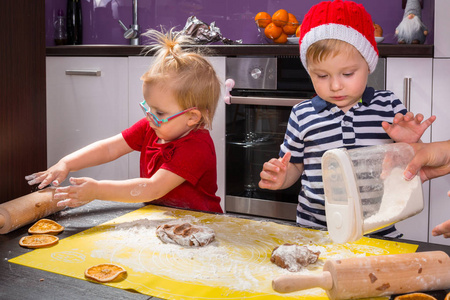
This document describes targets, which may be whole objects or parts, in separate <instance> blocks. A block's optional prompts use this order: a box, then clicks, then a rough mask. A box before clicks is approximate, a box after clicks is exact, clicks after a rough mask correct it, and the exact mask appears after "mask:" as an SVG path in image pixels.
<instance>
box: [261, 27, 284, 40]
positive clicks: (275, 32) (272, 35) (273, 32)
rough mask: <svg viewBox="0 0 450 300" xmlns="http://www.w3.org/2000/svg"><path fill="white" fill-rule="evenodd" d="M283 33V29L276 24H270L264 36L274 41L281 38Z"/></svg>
mask: <svg viewBox="0 0 450 300" xmlns="http://www.w3.org/2000/svg"><path fill="white" fill-rule="evenodd" d="M282 33H283V29H281V27H278V26H276V25H275V24H274V23H270V24H269V25H267V26H266V28H265V29H264V34H265V35H266V37H267V38H269V39H271V40H274V39H277V38H278V37H280V35H281V34H282Z"/></svg>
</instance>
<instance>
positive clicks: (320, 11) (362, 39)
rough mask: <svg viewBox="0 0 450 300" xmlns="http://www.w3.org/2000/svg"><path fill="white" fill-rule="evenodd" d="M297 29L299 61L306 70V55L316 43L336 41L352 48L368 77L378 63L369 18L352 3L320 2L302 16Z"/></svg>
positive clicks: (337, 1)
mask: <svg viewBox="0 0 450 300" xmlns="http://www.w3.org/2000/svg"><path fill="white" fill-rule="evenodd" d="M301 26H302V27H301V29H300V42H299V44H300V59H301V61H302V63H303V66H304V67H305V69H306V70H307V69H308V68H307V63H306V51H307V50H308V48H309V46H311V45H312V44H314V43H315V42H317V41H320V40H326V39H336V40H341V41H344V42H347V43H349V44H351V45H353V46H354V47H355V48H356V49H357V50H358V51H359V52H360V53H361V55H362V56H363V57H364V59H365V60H366V61H367V64H368V65H369V70H370V73H372V72H373V71H374V70H375V68H376V66H377V62H378V48H377V43H376V41H375V29H374V27H373V22H372V18H371V17H370V14H369V13H368V12H367V11H366V10H365V9H364V7H363V6H362V5H361V4H357V3H355V2H353V1H342V0H334V1H324V2H321V3H319V4H317V5H314V6H313V7H312V8H311V9H310V10H309V12H308V13H307V14H306V15H305V18H304V19H303V22H302V25H301Z"/></svg>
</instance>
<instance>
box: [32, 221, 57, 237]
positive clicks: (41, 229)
mask: <svg viewBox="0 0 450 300" xmlns="http://www.w3.org/2000/svg"><path fill="white" fill-rule="evenodd" d="M63 230H64V226H61V225H59V224H58V223H56V222H55V221H53V220H49V219H41V220H39V221H37V222H36V223H34V225H33V226H31V227H30V228H29V229H28V233H29V234H45V233H46V234H58V233H60V232H61V231H63Z"/></svg>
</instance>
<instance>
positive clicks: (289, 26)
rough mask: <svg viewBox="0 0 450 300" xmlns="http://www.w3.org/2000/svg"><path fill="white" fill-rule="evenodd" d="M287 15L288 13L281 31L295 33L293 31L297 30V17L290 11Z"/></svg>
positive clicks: (289, 33)
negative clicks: (286, 20)
mask: <svg viewBox="0 0 450 300" xmlns="http://www.w3.org/2000/svg"><path fill="white" fill-rule="evenodd" d="M288 15H289V18H288V22H287V23H286V25H284V26H283V32H284V33H286V34H287V35H291V34H295V31H296V30H297V27H298V21H297V18H296V17H295V16H294V15H293V14H291V13H288Z"/></svg>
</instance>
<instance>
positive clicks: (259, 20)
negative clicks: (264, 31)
mask: <svg viewBox="0 0 450 300" xmlns="http://www.w3.org/2000/svg"><path fill="white" fill-rule="evenodd" d="M255 22H256V25H258V26H259V27H261V28H266V27H267V25H269V23H271V22H272V17H271V16H270V15H269V14H268V13H266V12H265V11H261V12H259V13H257V14H256V16H255Z"/></svg>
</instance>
